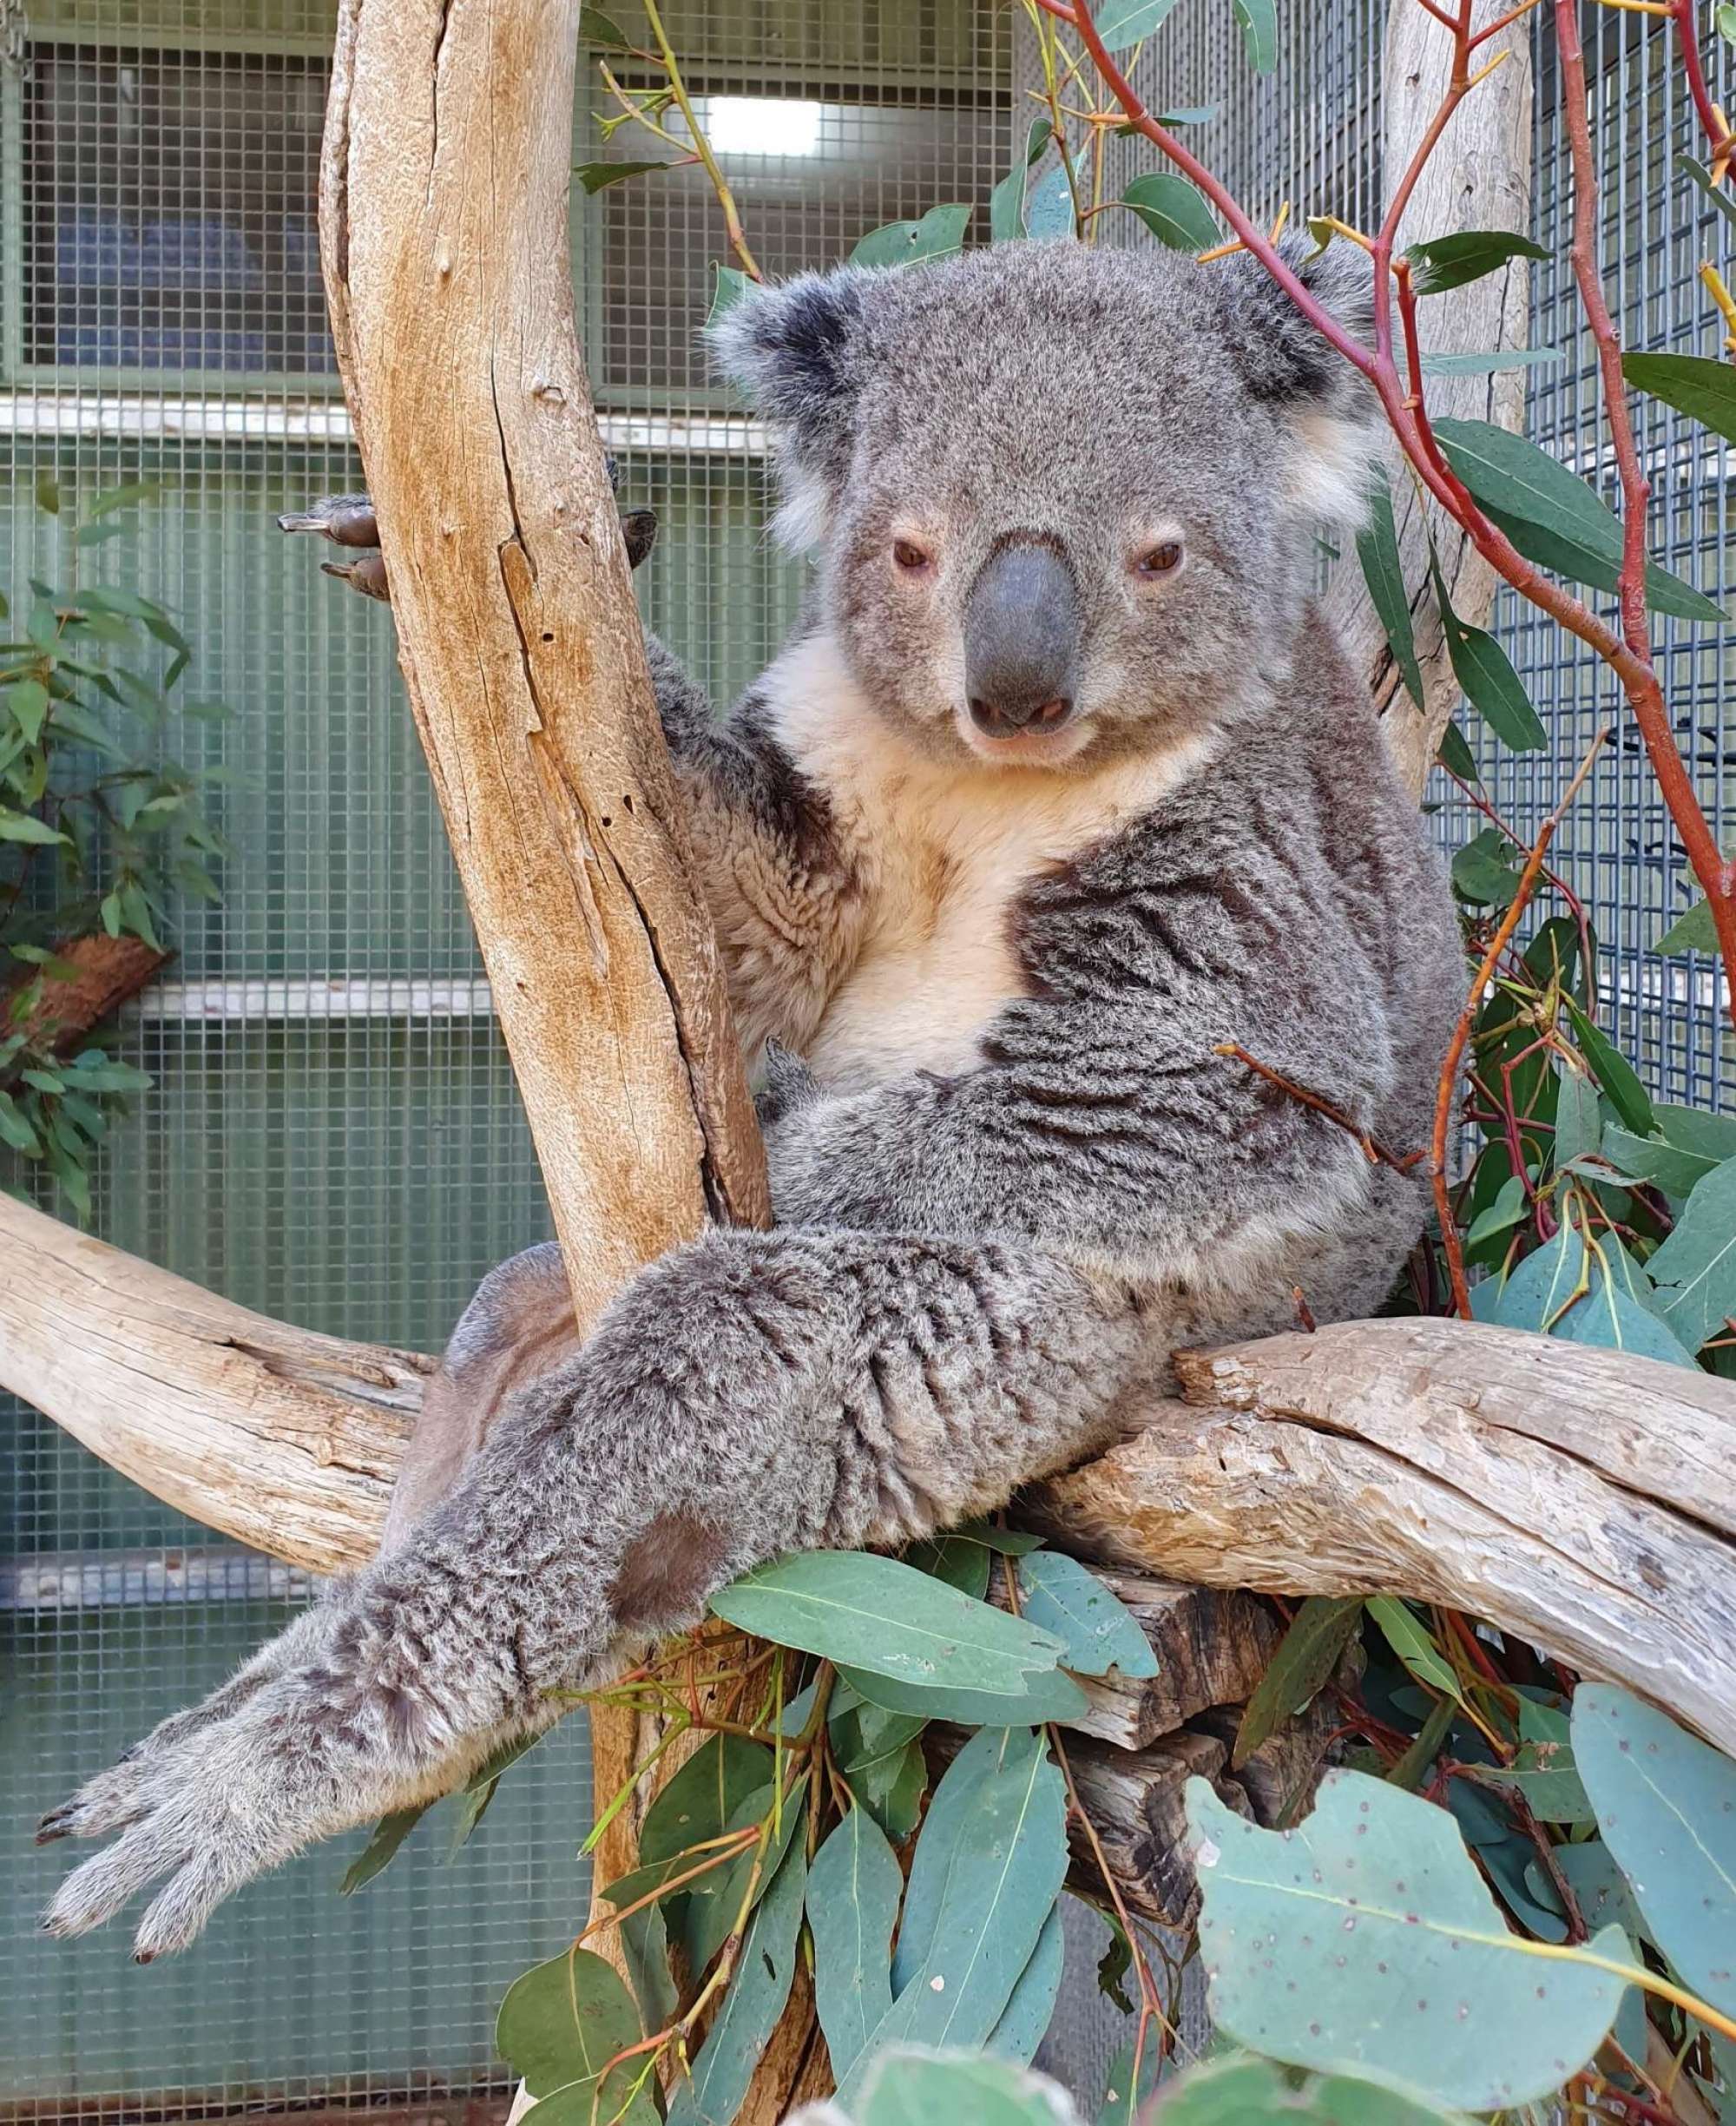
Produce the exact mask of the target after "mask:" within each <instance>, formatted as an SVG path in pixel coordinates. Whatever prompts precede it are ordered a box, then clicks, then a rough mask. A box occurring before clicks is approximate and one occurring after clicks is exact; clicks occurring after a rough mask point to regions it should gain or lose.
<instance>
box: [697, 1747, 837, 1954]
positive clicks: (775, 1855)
mask: <svg viewBox="0 0 1736 2126" xmlns="http://www.w3.org/2000/svg"><path fill="white" fill-rule="evenodd" d="M772 1799H773V1789H772V1788H771V1787H769V1786H766V1787H760V1788H759V1790H758V1791H757V1792H756V1793H753V1794H749V1795H748V1796H747V1797H746V1800H743V1801H742V1802H741V1803H740V1806H739V1807H737V1808H736V1809H735V1810H734V1812H733V1814H732V1815H731V1816H730V1819H729V1820H728V1822H727V1824H725V1826H724V1828H725V1830H726V1831H741V1830H746V1828H747V1827H749V1826H750V1825H752V1824H763V1823H764V1822H765V1821H766V1819H767V1818H768V1817H769V1816H770V1815H771V1813H772ZM806 1822H807V1797H806V1794H789V1793H787V1792H786V1794H785V1796H784V1807H783V1810H782V1814H781V1820H780V1821H779V1824H778V1827H777V1829H776V1831H775V1832H774V1833H773V1835H772V1837H771V1839H770V1840H769V1841H768V1843H767V1845H766V1854H765V1859H763V1861H762V1862H761V1863H760V1867H759V1881H758V1884H757V1886H756V1887H755V1891H754V1895H753V1901H752V1903H751V1904H750V1905H749V1906H748V1909H749V1910H750V1911H752V1910H753V1906H756V1905H757V1904H758V1903H759V1899H761V1898H762V1897H764V1896H765V1895H766V1892H767V1890H769V1889H770V1887H771V1886H772V1883H773V1880H774V1879H775V1878H776V1876H777V1873H778V1869H779V1865H780V1864H781V1862H782V1860H783V1858H784V1855H785V1854H786V1853H787V1852H788V1851H789V1848H790V1841H791V1840H792V1838H793V1837H795V1836H796V1834H797V1833H798V1832H799V1831H801V1830H803V1829H804V1828H805V1827H806ZM753 1857H754V1856H753V1849H752V1848H750V1849H749V1850H748V1851H747V1852H746V1853H742V1854H741V1855H740V1858H739V1859H734V1860H732V1861H731V1862H730V1863H729V1865H728V1866H727V1867H715V1868H713V1869H712V1870H711V1872H710V1873H708V1874H705V1875H701V1876H700V1878H699V1879H698V1881H697V1882H694V1883H691V1884H689V1886H687V1889H686V1890H685V1891H684V1892H682V1897H681V1913H680V1917H681V1945H682V1947H683V1948H684V1949H685V1950H686V1952H687V1965H688V1968H689V1969H690V1970H693V1971H703V1970H704V1969H705V1968H706V1966H707V1965H708V1964H709V1963H710V1962H711V1960H712V1958H713V1957H714V1956H715V1955H716V1954H717V1952H718V1951H719V1950H720V1948H722V1946H723V1945H724V1943H725V1942H726V1941H727V1939H728V1938H729V1932H730V1929H731V1928H732V1927H733V1925H734V1924H735V1916H736V1914H737V1913H738V1912H740V1910H741V1902H742V1899H743V1898H744V1897H746V1894H747V1886H748V1883H749V1881H750V1880H751V1879H753Z"/></svg>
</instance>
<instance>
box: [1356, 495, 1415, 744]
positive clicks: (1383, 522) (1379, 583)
mask: <svg viewBox="0 0 1736 2126" xmlns="http://www.w3.org/2000/svg"><path fill="white" fill-rule="evenodd" d="M1357 558H1358V560H1359V561H1360V562H1361V563H1362V573H1363V581H1364V583H1366V584H1367V585H1368V595H1369V596H1370V598H1371V599H1372V601H1373V602H1374V609H1375V611H1376V612H1377V613H1378V615H1379V616H1380V624H1381V626H1382V627H1383V628H1384V629H1385V631H1386V643H1387V648H1389V649H1391V652H1392V661H1393V662H1394V663H1395V664H1396V665H1397V667H1398V675H1399V677H1400V678H1401V679H1403V681H1404V685H1405V688H1406V689H1407V691H1408V692H1409V694H1410V699H1411V700H1412V701H1414V702H1415V703H1416V704H1417V708H1422V706H1423V674H1422V669H1421V668H1420V667H1419V666H1418V664H1417V637H1416V634H1415V631H1414V629H1412V627H1411V624H1410V593H1409V591H1408V590H1407V589H1405V587H1404V568H1403V566H1402V565H1401V563H1400V561H1399V556H1398V528H1397V524H1396V523H1395V522H1394V520H1393V515H1392V489H1391V485H1390V484H1389V483H1388V481H1387V477H1386V472H1385V469H1384V467H1383V468H1381V469H1380V470H1379V471H1378V473H1377V475H1376V477H1375V479H1374V482H1373V484H1372V486H1371V490H1370V493H1369V510H1368V521H1367V523H1366V524H1365V525H1364V528H1363V530H1360V531H1359V532H1358V534H1357Z"/></svg>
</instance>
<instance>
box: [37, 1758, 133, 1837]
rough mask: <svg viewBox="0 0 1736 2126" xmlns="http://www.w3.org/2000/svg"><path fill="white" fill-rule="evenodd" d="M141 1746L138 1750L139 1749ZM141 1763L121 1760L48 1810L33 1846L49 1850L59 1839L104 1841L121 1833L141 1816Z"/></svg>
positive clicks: (39, 1825)
mask: <svg viewBox="0 0 1736 2126" xmlns="http://www.w3.org/2000/svg"><path fill="white" fill-rule="evenodd" d="M142 1747H143V1746H142V1745H141V1746H140V1748H141V1749H142ZM140 1763H141V1759H135V1760H134V1761H132V1762H131V1763H128V1762H127V1761H125V1760H124V1759H123V1760H122V1762H121V1763H119V1764H117V1765H115V1766H113V1767H111V1768H110V1769H109V1771H106V1772H99V1773H98V1774H96V1776H95V1779H91V1780H86V1781H85V1783H84V1785H83V1786H82V1787H80V1788H79V1790H78V1792H77V1793H76V1794H73V1795H72V1796H71V1797H70V1798H69V1800H64V1801H62V1803H61V1805H60V1807H58V1808H51V1809H50V1810H49V1813H48V1814H47V1815H46V1816H44V1817H43V1820H42V1821H41V1822H40V1823H39V1824H38V1825H37V1826H36V1843H37V1845H39V1846H51V1845H52V1844H53V1843H54V1842H55V1840H56V1839H62V1838H106V1837H108V1835H109V1833H110V1832H112V1831H123V1830H125V1829H126V1827H127V1826H128V1824H130V1823H135V1822H136V1821H137V1820H138V1819H139V1817H140V1816H141V1814H142V1813H143V1809H144V1804H143V1802H142V1801H141V1799H140V1794H139V1778H138V1774H139V1768H140Z"/></svg>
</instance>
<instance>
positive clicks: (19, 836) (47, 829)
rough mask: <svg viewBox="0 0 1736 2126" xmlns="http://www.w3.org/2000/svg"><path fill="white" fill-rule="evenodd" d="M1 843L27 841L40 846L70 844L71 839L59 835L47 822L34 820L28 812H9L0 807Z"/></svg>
mask: <svg viewBox="0 0 1736 2126" xmlns="http://www.w3.org/2000/svg"><path fill="white" fill-rule="evenodd" d="M0 841H27V842H32V843H35V844H36V845H38V846H43V845H46V844H48V843H49V842H68V843H69V841H70V837H69V836H68V835H65V834H62V833H57V832H56V829H55V828H53V827H51V826H49V825H48V824H47V822H46V821H44V820H42V819H32V818H31V816H30V813H27V812H9V811H7V810H6V808H5V807H4V806H0Z"/></svg>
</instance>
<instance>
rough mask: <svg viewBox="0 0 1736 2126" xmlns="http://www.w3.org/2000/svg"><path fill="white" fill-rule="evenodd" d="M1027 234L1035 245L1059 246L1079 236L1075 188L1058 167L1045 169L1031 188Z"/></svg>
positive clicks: (1026, 214)
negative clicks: (1076, 225)
mask: <svg viewBox="0 0 1736 2126" xmlns="http://www.w3.org/2000/svg"><path fill="white" fill-rule="evenodd" d="M1025 234H1026V235H1027V236H1029V238H1030V240H1031V241H1032V242H1033V243H1036V244H1050V243H1059V242H1061V241H1063V240H1066V239H1067V238H1069V237H1072V236H1075V235H1077V234H1078V230H1077V228H1076V227H1075V224H1074V215H1073V188H1072V186H1071V185H1070V184H1069V183H1068V181H1067V172H1066V171H1065V170H1064V169H1062V168H1060V167H1059V166H1058V165H1057V167H1056V168H1054V169H1052V170H1045V171H1044V172H1043V174H1042V176H1041V177H1039V178H1038V179H1037V181H1036V184H1035V186H1034V187H1033V188H1032V189H1031V195H1030V204H1029V207H1027V208H1026V209H1025Z"/></svg>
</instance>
